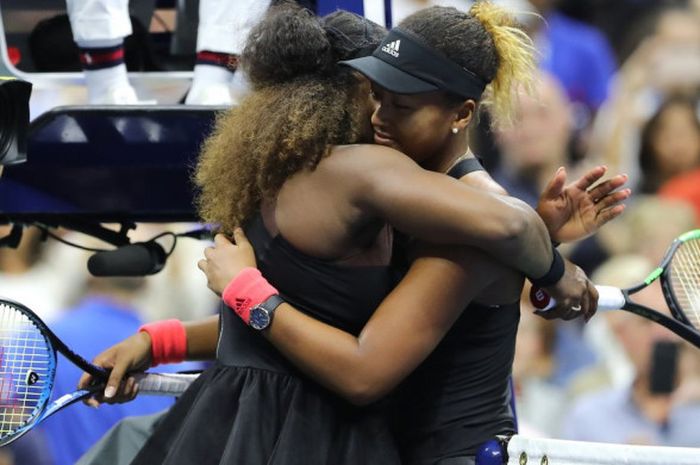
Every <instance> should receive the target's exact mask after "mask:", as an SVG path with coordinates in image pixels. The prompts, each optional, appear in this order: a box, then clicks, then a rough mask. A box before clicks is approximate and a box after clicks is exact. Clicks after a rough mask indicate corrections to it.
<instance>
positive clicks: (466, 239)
mask: <svg viewBox="0 0 700 465" xmlns="http://www.w3.org/2000/svg"><path fill="white" fill-rule="evenodd" d="M343 151H345V153H343ZM330 159H332V160H329V161H331V163H326V167H324V168H326V169H328V170H329V171H330V172H331V176H330V178H331V182H332V183H333V184H334V185H335V186H336V188H338V189H343V192H342V193H341V195H344V196H346V197H345V198H350V199H352V200H351V201H352V202H353V203H354V204H356V205H357V208H358V209H361V210H362V211H368V212H370V213H372V214H374V215H375V216H377V217H379V218H383V219H386V220H387V222H389V223H390V224H391V225H393V226H394V227H396V228H397V229H399V230H401V231H403V232H405V233H407V234H409V235H411V236H414V237H417V238H419V239H423V240H426V241H430V242H432V243H452V244H464V245H471V246H474V247H476V248H478V249H481V250H483V251H485V252H486V253H487V254H489V255H491V256H493V257H494V258H496V259H497V260H499V261H501V262H502V263H504V264H506V265H508V266H509V267H512V268H514V269H517V270H519V271H521V272H522V273H523V274H525V275H526V276H531V277H535V278H539V277H541V276H543V275H544V274H545V273H546V272H547V271H548V269H549V266H550V265H551V263H552V250H551V241H550V238H549V234H548V232H547V228H546V226H545V224H544V223H543V221H542V220H541V219H540V217H539V215H538V214H537V213H536V212H535V211H534V210H533V209H532V208H531V207H529V206H528V205H527V204H526V203H524V202H522V201H520V200H518V199H516V198H513V197H508V196H504V195H499V194H494V193H492V192H488V191H486V190H481V189H476V188H472V187H470V186H468V185H466V184H464V183H461V182H459V181H457V180H455V179H452V178H449V177H448V176H445V175H444V174H441V173H433V172H430V171H426V170H424V169H422V168H420V167H419V166H418V165H417V164H416V163H415V162H413V161H412V160H411V159H409V158H408V157H406V156H405V155H403V154H401V153H400V152H397V151H395V150H392V149H390V148H387V147H382V146H349V147H344V148H341V149H338V151H337V152H336V153H334V155H333V156H332V157H330ZM333 172H335V173H337V179H333V177H334V176H333Z"/></svg>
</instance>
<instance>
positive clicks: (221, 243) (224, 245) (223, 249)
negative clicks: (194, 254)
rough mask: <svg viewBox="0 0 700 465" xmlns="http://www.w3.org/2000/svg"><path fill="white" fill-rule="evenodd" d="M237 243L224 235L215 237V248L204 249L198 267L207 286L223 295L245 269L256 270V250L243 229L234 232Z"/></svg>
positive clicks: (217, 293)
mask: <svg viewBox="0 0 700 465" xmlns="http://www.w3.org/2000/svg"><path fill="white" fill-rule="evenodd" d="M233 238H234V240H235V243H233V242H231V241H230V240H229V239H228V238H227V237H226V236H224V235H223V234H217V235H216V236H215V237H214V246H212V247H207V248H206V249H204V258H203V259H202V260H200V261H199V262H197V266H198V267H199V269H200V270H202V272H203V273H204V274H205V275H206V277H207V286H208V287H209V289H211V290H212V291H214V292H215V293H216V295H219V296H220V295H221V294H222V293H223V292H224V289H226V286H227V285H228V283H230V282H231V280H233V278H235V277H236V276H237V275H238V273H240V272H241V271H242V270H243V269H244V268H248V267H250V268H255V267H256V266H257V265H256V262H255V250H253V245H252V244H251V243H250V242H249V241H248V238H247V237H246V235H245V233H243V230H242V229H241V228H236V229H235V230H234V231H233Z"/></svg>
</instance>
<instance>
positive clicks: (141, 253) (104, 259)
mask: <svg viewBox="0 0 700 465" xmlns="http://www.w3.org/2000/svg"><path fill="white" fill-rule="evenodd" d="M165 258H166V256H165V251H164V250H163V248H162V247H161V246H160V245H159V244H158V243H156V242H141V243H137V244H130V245H125V246H122V247H119V248H117V249H114V250H109V251H106V252H97V253H95V254H94V255H93V256H92V257H90V259H89V260H88V271H90V273H91V274H92V275H93V276H146V275H150V274H154V273H157V272H158V271H160V270H161V269H162V268H163V265H164V264H165Z"/></svg>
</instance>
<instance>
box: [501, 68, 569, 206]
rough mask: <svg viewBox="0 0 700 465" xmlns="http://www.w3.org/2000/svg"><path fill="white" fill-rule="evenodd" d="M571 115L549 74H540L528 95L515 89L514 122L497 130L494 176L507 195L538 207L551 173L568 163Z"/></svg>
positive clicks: (563, 96)
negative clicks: (516, 98) (515, 109)
mask: <svg viewBox="0 0 700 465" xmlns="http://www.w3.org/2000/svg"><path fill="white" fill-rule="evenodd" d="M572 116H573V115H572V113H571V106H570V105H569V101H568V98H567V96H566V93H565V90H564V88H563V87H562V85H561V83H560V82H559V81H558V80H557V79H556V78H555V77H554V76H552V75H551V74H548V73H540V74H539V76H538V79H537V80H536V84H535V86H534V89H533V91H532V93H531V94H530V95H528V93H527V92H526V90H525V89H520V90H519V91H518V107H517V114H516V119H515V121H514V124H513V125H512V126H511V127H508V128H504V129H501V130H499V131H498V132H497V133H496V145H497V147H498V149H499V152H500V164H499V167H498V169H497V170H496V171H495V172H494V174H493V176H494V179H495V180H496V181H497V182H498V183H499V184H500V185H502V186H503V187H504V188H505V189H506V190H507V191H508V193H509V194H510V195H512V196H514V197H518V198H519V199H521V200H524V201H525V202H527V203H528V204H530V205H531V206H533V207H535V206H537V201H538V200H539V196H540V192H541V191H542V189H543V188H544V187H545V185H546V183H547V181H548V180H549V179H550V177H551V173H553V172H555V171H556V170H557V168H560V167H565V166H566V165H567V164H568V159H569V142H570V141H571V137H572V129H573V121H572Z"/></svg>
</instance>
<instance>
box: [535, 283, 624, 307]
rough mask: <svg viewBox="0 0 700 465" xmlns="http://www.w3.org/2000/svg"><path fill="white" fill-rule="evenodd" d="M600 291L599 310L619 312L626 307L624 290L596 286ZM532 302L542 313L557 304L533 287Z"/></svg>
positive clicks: (540, 290)
mask: <svg viewBox="0 0 700 465" xmlns="http://www.w3.org/2000/svg"><path fill="white" fill-rule="evenodd" d="M595 288H596V290H597V291H598V310H619V309H621V308H622V307H623V306H624V305H625V296H624V294H623V293H622V290H621V289H620V288H618V287H614V286H596V287H595ZM530 302H532V305H534V306H535V308H537V309H538V310H540V311H543V312H546V311H547V310H551V309H553V308H554V307H555V306H556V304H557V302H556V301H555V300H554V299H552V298H551V297H550V296H549V295H548V294H547V293H546V292H545V291H543V290H542V289H538V288H536V287H533V288H532V289H530Z"/></svg>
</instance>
